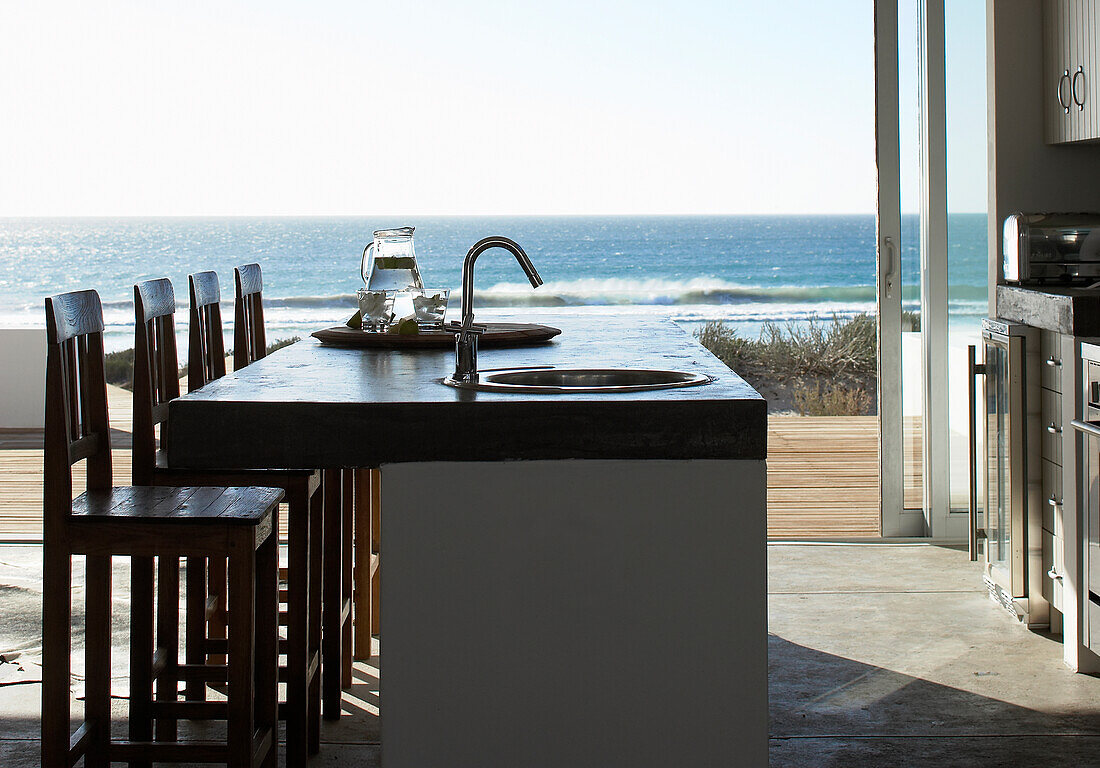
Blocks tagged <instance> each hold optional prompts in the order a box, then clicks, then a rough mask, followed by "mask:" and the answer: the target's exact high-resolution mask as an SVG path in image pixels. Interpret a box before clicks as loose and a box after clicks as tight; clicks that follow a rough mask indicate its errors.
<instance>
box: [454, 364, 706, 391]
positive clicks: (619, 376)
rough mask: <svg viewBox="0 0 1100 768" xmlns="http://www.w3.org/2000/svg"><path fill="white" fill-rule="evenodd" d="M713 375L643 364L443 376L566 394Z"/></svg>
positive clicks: (695, 382)
mask: <svg viewBox="0 0 1100 768" xmlns="http://www.w3.org/2000/svg"><path fill="white" fill-rule="evenodd" d="M712 381H714V379H713V378H712V377H710V376H707V375H706V374H702V373H688V372H686V371H664V370H650V369H645V368H552V367H549V366H546V367H533V368H507V369H501V370H492V371H481V372H480V377H479V380H478V381H475V382H459V381H455V380H454V379H452V378H451V377H449V376H448V377H447V378H445V379H443V383H444V384H446V385H447V386H449V387H456V388H458V389H473V390H477V391H479V392H519V393H527V394H569V393H575V392H576V393H583V392H607V393H613V392H643V391H648V390H654V389H677V388H679V387H696V386H699V385H700V384H710V383H711V382H712Z"/></svg>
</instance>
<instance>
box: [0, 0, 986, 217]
mask: <svg viewBox="0 0 1100 768" xmlns="http://www.w3.org/2000/svg"><path fill="white" fill-rule="evenodd" d="M906 2H907V0H903V4H905V3H906ZM949 5H953V8H954V10H952V13H955V14H956V15H957V14H958V13H960V10H959V9H962V11H961V12H962V14H963V16H964V17H965V18H962V20H961V21H960V22H959V29H960V30H962V31H963V33H962V34H960V35H957V36H956V39H955V42H953V43H952V42H951V38H949V44H952V45H954V46H955V48H954V49H953V53H952V54H949V80H950V79H951V78H952V70H951V60H952V56H953V55H954V54H955V53H956V52H957V53H958V57H957V58H958V59H959V60H960V61H963V60H966V61H967V64H968V66H967V67H966V68H965V70H964V69H963V68H961V67H960V69H959V71H960V72H962V71H965V72H967V73H969V74H967V76H966V77H964V78H963V81H962V82H960V83H959V84H958V85H956V86H952V87H953V88H955V90H956V91H957V92H960V93H961V92H963V91H964V90H965V89H968V88H970V87H971V85H972V83H971V82H969V81H967V78H969V80H973V79H974V75H973V73H974V70H973V67H971V66H969V63H970V62H969V59H973V58H974V56H975V44H977V45H978V46H979V50H978V55H979V58H978V59H977V61H978V63H979V69H978V70H977V72H978V74H979V75H980V79H979V81H978V84H979V86H983V87H984V72H983V71H982V68H983V67H984V63H983V62H984V51H982V50H980V46H981V44H983V43H984V33H983V32H981V29H980V20H981V13H980V12H979V13H977V14H973V13H971V16H972V17H973V18H971V17H966V13H970V11H967V9H979V11H983V10H984V2H982V1H981V0H957V2H956V3H954V4H952V3H949ZM0 17H2V23H0V72H2V73H3V74H2V75H0V100H2V101H3V103H4V105H5V110H4V112H5V118H4V119H3V120H0V216H4V215H7V216H24V215H151V216H157V215H390V214H405V215H409V214H419V215H426V214H479V215H480V214H578V213H581V214H657V213H665V214H688V213H693V214H758V213H871V212H873V210H874V196H875V166H874V102H873V99H874V79H873V78H874V74H873V55H874V51H873V4H872V3H871V2H870V0H835V1H834V2H828V3H823V2H820V0H787V2H784V3H782V4H780V3H766V2H745V1H744V0H681V1H680V2H677V3H668V2H654V1H653V0H634V1H632V2H605V1H603V0H588V1H587V2H585V1H578V0H558V1H557V2H553V3H547V2H545V1H544V0H540V1H538V2H505V1H504V0H464V1H463V2H442V1H441V0H436V1H434V2H433V1H431V0H405V1H404V2H393V1H392V0H389V1H387V2H374V1H372V0H368V1H365V2H352V1H350V0H349V1H347V2H343V1H341V0H314V1H313V2H289V1H287V0H264V1H263V2H261V1H260V0H220V1H218V2H212V1H211V0H192V1H191V2H179V1H178V0H171V1H169V0H130V1H127V0H102V1H101V2H96V3H88V2H86V1H85V2H79V1H76V0H35V1H33V2H30V1H28V2H15V3H14V5H13V4H12V3H11V2H10V0H9V2H7V3H4V4H3V5H2V6H0ZM974 18H976V19H977V23H978V27H977V28H976V30H973V31H971V30H972V25H973V22H974ZM903 44H904V45H908V43H903ZM910 58H912V57H911V55H910ZM903 61H904V56H903ZM912 84H915V78H913V79H912ZM904 87H905V84H904V83H903V89H904ZM912 97H913V99H915V92H914V93H913V94H912ZM968 101H971V100H968V99H962V100H961V101H960V103H968ZM980 101H981V106H980V108H979V109H978V111H977V118H975V117H974V115H973V112H974V109H973V108H972V105H971V106H967V107H965V108H963V109H961V110H960V112H959V113H958V114H959V115H960V117H959V118H958V119H957V120H956V121H955V122H956V124H957V125H953V126H952V128H951V131H950V133H951V135H950V136H949V145H948V146H949V152H950V151H951V147H952V146H953V144H955V145H957V146H965V147H972V146H973V145H975V144H976V145H977V146H978V147H979V151H977V152H974V151H970V150H968V151H967V152H960V153H958V157H959V159H960V162H963V164H962V165H961V166H958V167H956V166H951V173H952V180H953V181H952V183H953V184H954V178H955V177H956V176H957V177H958V178H959V179H960V182H959V184H958V186H957V192H956V191H955V190H956V187H955V186H953V187H952V191H951V193H950V194H951V195H952V198H953V205H952V207H953V209H956V210H982V209H984V205H985V191H984V176H985V158H984V147H985V141H984V123H982V122H981V114H982V110H983V109H984V100H980ZM951 114H952V113H951V112H950V107H949V119H951ZM903 117H904V110H903ZM911 117H912V116H909V119H910V122H912V120H911ZM956 134H957V137H958V140H954V139H953V138H952V137H954V136H956ZM906 151H907V152H908V154H909V155H911V156H913V157H912V159H911V160H910V161H909V162H910V164H911V163H912V160H915V152H916V147H915V146H913V147H909V146H908V145H906ZM964 158H965V159H964ZM952 162H955V159H954V157H953V158H952ZM956 165H957V164H956ZM968 177H974V178H976V179H977V180H978V182H980V184H979V183H978V182H974V183H970V182H969V181H967V182H966V183H963V182H964V181H965V180H966V179H967V178H968ZM979 187H980V188H979ZM903 199H906V200H908V199H915V198H912V196H908V197H907V196H906V195H903Z"/></svg>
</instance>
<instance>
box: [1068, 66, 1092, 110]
mask: <svg viewBox="0 0 1100 768" xmlns="http://www.w3.org/2000/svg"><path fill="white" fill-rule="evenodd" d="M1078 77H1080V78H1081V82H1083V83H1085V84H1086V85H1088V82H1087V81H1086V80H1085V68H1084V67H1077V71H1076V72H1074V73H1073V81H1072V82H1071V83H1070V87H1069V91H1070V95H1071V96H1073V103H1074V104H1076V105H1077V109H1079V110H1081V109H1084V108H1085V97H1084V96H1083V95H1082V96H1078V95H1077V78H1078Z"/></svg>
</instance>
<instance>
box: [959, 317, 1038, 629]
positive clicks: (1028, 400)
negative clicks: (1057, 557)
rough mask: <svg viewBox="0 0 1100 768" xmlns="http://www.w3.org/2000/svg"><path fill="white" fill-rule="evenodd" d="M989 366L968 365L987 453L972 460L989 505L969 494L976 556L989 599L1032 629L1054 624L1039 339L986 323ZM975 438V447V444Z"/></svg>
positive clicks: (1021, 328)
mask: <svg viewBox="0 0 1100 768" xmlns="http://www.w3.org/2000/svg"><path fill="white" fill-rule="evenodd" d="M982 341H983V344H982V346H983V352H984V360H983V362H982V363H981V364H973V365H972V366H971V373H972V380H971V405H972V409H971V429H972V432H973V430H974V429H975V427H976V424H975V421H976V417H975V413H974V411H975V408H974V405H975V401H976V395H975V382H974V379H976V376H977V375H984V383H985V386H984V387H983V397H982V399H981V407H980V408H979V409H977V410H978V411H979V413H980V418H981V421H982V433H983V437H984V440H983V442H984V450H983V455H982V459H981V461H980V462H979V461H978V460H977V458H978V457H977V456H974V455H972V456H971V478H972V483H973V480H974V479H976V478H975V474H976V472H977V471H978V469H979V468H980V469H981V471H982V474H983V478H984V486H985V499H984V501H985V503H984V505H979V504H978V503H977V501H978V500H977V494H976V492H975V490H974V488H973V487H972V489H971V546H972V550H971V552H972V557H973V558H975V559H977V558H978V557H980V559H981V560H982V563H983V564H984V566H985V568H984V580H985V583H986V586H987V587H988V588H989V593H990V596H991V597H993V598H994V599H995V600H996V601H997V602H998V603H1000V604H1001V605H1003V606H1004V607H1005V608H1006V609H1008V610H1009V611H1011V612H1012V613H1013V614H1014V615H1015V616H1016V617H1017V618H1019V619H1020V621H1022V622H1023V623H1025V624H1027V625H1028V626H1029V627H1042V626H1047V625H1049V623H1050V605H1049V603H1048V602H1047V600H1046V599H1045V598H1044V597H1043V595H1042V589H1043V584H1042V574H1043V568H1042V565H1043V552H1042V543H1043V536H1042V525H1043V515H1042V477H1041V475H1042V472H1041V465H1040V433H1039V422H1040V402H1039V400H1040V399H1039V365H1038V363H1039V360H1038V358H1039V338H1038V332H1037V331H1036V330H1035V329H1033V328H1030V327H1028V326H1026V325H1021V324H1019V323H1009V322H1004V321H1001V320H991V319H989V320H984V321H983V322H982ZM976 442H977V441H976V440H975V439H974V435H973V434H972V436H971V447H972V449H973V448H974V446H975V444H976Z"/></svg>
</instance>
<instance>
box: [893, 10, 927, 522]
mask: <svg viewBox="0 0 1100 768" xmlns="http://www.w3.org/2000/svg"><path fill="white" fill-rule="evenodd" d="M919 10H920V9H919V7H918V3H917V0H899V2H898V111H899V115H898V119H899V123H898V132H899V136H898V138H899V141H900V150H901V309H902V319H901V351H902V385H901V386H902V414H901V417H902V507H903V509H906V510H919V509H921V508H922V506H923V498H924V490H923V456H922V451H923V448H922V445H923V443H922V439H921V438H922V430H923V426H922V423H923V414H924V402H923V391H924V367H923V358H922V355H921V333H920V330H921V323H920V286H921V282H920V281H921V271H920V198H921V171H920V115H921V104H920V88H919V83H920V58H919V43H920V41H919V28H920V15H919Z"/></svg>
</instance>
